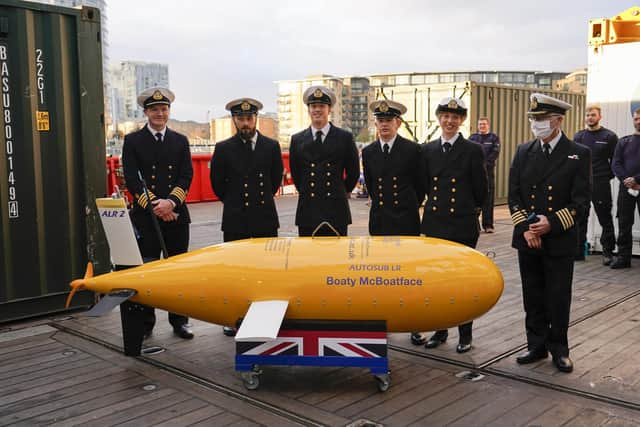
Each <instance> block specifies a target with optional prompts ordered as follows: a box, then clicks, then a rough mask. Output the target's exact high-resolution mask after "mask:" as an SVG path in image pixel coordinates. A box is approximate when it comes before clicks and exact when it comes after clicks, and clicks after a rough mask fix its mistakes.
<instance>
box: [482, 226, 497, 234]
mask: <svg viewBox="0 0 640 427" xmlns="http://www.w3.org/2000/svg"><path fill="white" fill-rule="evenodd" d="M494 231H495V230H494V229H493V226H491V225H487V226H486V227H484V232H485V233H488V234H491V233H493V232H494Z"/></svg>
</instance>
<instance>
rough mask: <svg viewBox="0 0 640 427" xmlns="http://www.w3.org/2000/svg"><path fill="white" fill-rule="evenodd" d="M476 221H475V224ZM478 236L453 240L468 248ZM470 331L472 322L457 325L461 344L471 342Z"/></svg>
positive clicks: (442, 331) (442, 330) (445, 332)
mask: <svg viewBox="0 0 640 427" xmlns="http://www.w3.org/2000/svg"><path fill="white" fill-rule="evenodd" d="M477 224H478V223H477V222H476V225H477ZM479 237H480V236H479V235H475V236H469V239H468V240H461V239H458V240H455V242H457V243H461V244H463V245H466V246H469V247H470V248H474V249H475V247H476V245H477V244H478V238H479ZM472 331H473V322H469V323H463V324H462V325H458V335H459V338H458V341H460V343H461V344H471V339H472V338H473V335H472ZM437 333H438V335H440V336H442V335H444V334H447V333H448V331H447V330H446V329H440V330H438V331H437Z"/></svg>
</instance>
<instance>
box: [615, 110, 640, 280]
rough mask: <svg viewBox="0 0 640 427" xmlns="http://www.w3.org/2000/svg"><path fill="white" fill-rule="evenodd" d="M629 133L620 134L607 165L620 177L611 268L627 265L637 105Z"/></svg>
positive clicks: (636, 183)
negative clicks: (633, 129)
mask: <svg viewBox="0 0 640 427" xmlns="http://www.w3.org/2000/svg"><path fill="white" fill-rule="evenodd" d="M633 127H634V128H635V130H636V131H635V132H634V133H633V135H627V136H625V137H623V138H620V142H619V143H618V146H617V147H616V151H615V153H614V155H613V161H612V162H611V167H612V168H613V173H614V174H615V176H616V177H617V178H618V179H619V180H620V187H619V190H618V256H616V258H615V260H614V261H613V262H612V263H611V268H614V269H617V268H630V267H631V254H632V247H633V222H634V217H635V215H636V209H637V210H638V212H640V108H638V109H636V110H635V111H634V112H633Z"/></svg>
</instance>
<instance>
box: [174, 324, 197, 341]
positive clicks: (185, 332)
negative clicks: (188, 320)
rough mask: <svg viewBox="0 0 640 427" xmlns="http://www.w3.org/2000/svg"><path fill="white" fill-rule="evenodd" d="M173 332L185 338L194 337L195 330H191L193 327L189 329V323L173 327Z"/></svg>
mask: <svg viewBox="0 0 640 427" xmlns="http://www.w3.org/2000/svg"><path fill="white" fill-rule="evenodd" d="M173 333H174V334H176V335H177V336H179V337H180V338H182V339H185V340H190V339H192V338H193V332H191V329H189V328H188V327H187V325H180V326H178V327H177V328H173Z"/></svg>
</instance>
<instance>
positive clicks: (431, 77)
mask: <svg viewBox="0 0 640 427" xmlns="http://www.w3.org/2000/svg"><path fill="white" fill-rule="evenodd" d="M424 82H425V84H431V83H438V75H437V74H427V75H425V76H424Z"/></svg>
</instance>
